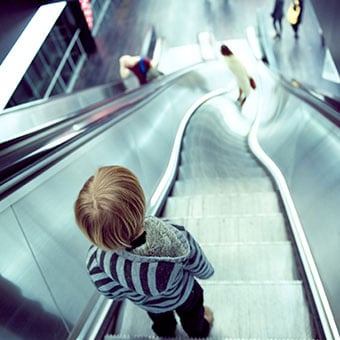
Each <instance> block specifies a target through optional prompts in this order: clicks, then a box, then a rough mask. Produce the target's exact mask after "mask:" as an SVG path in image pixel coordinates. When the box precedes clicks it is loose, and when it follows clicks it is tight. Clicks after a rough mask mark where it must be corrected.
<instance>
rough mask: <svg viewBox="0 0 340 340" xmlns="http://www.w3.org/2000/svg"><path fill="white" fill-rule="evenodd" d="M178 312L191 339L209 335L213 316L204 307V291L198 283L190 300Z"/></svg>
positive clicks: (195, 284)
mask: <svg viewBox="0 0 340 340" xmlns="http://www.w3.org/2000/svg"><path fill="white" fill-rule="evenodd" d="M176 312H177V314H178V316H179V318H180V320H181V324H182V327H183V329H184V330H185V332H186V333H187V334H188V335H189V336H190V337H193V338H195V337H197V338H206V337H207V336H208V335H209V333H210V328H211V326H212V321H213V315H212V312H211V310H210V309H209V308H205V307H204V306H203V289H202V288H201V286H200V285H199V284H198V283H197V282H196V281H195V283H194V286H193V288H192V291H191V294H190V296H189V298H188V300H187V301H186V302H185V303H184V304H183V305H182V306H180V307H179V308H177V309H176Z"/></svg>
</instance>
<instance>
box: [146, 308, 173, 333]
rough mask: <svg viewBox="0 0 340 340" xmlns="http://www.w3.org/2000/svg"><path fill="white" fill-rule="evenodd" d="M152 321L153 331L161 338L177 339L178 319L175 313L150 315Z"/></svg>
mask: <svg viewBox="0 0 340 340" xmlns="http://www.w3.org/2000/svg"><path fill="white" fill-rule="evenodd" d="M148 315H149V317H150V319H151V320H152V321H153V325H152V329H153V331H154V332H155V333H156V334H157V335H158V336H160V337H168V338H171V337H175V332H176V324H177V322H176V319H175V315H174V313H173V312H165V313H159V314H157V313H150V312H148Z"/></svg>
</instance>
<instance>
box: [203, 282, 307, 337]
mask: <svg viewBox="0 0 340 340" xmlns="http://www.w3.org/2000/svg"><path fill="white" fill-rule="evenodd" d="M202 286H203V289H204V291H205V304H206V305H208V306H210V308H211V309H212V310H213V312H214V317H215V319H214V327H213V329H212V332H211V336H220V335H223V336H226V337H230V338H257V339H296V338H305V339H307V338H308V339H309V338H313V327H312V324H311V318H310V314H309V311H308V308H307V305H306V301H305V297H304V291H303V286H302V283H301V282H299V281H293V282H255V281H254V282H213V281H205V282H202Z"/></svg>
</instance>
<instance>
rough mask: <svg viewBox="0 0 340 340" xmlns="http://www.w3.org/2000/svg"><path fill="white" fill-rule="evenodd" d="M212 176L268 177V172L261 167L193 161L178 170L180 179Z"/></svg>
mask: <svg viewBox="0 0 340 340" xmlns="http://www.w3.org/2000/svg"><path fill="white" fill-rule="evenodd" d="M202 177H207V178H212V177H225V178H228V177H236V178H239V179H240V178H242V177H267V174H266V172H265V171H264V170H263V169H262V168H260V167H247V166H239V165H237V164H235V166H233V165H232V164H228V165H226V166H221V165H219V166H216V165H215V164H214V163H211V162H210V163H209V164H204V163H193V164H190V165H181V166H180V167H179V171H178V179H179V180H182V179H195V178H202Z"/></svg>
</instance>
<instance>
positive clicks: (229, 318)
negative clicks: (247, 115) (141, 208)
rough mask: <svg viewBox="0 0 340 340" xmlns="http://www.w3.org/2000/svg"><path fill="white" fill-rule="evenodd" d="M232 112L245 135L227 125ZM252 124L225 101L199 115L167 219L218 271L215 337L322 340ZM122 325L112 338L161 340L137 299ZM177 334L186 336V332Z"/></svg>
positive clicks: (213, 285) (211, 288) (208, 287)
mask: <svg viewBox="0 0 340 340" xmlns="http://www.w3.org/2000/svg"><path fill="white" fill-rule="evenodd" d="M226 115H234V117H233V120H234V121H235V123H239V124H240V126H242V129H241V131H236V132H235V131H233V130H231V129H230V127H228V126H227V125H226V124H225V116H226ZM229 118H230V117H229ZM250 126H251V125H250V124H249V123H248V128H250ZM246 127H247V120H246V119H243V120H242V117H241V116H239V114H238V112H235V109H233V103H231V102H230V101H229V100H228V99H227V98H224V97H217V98H213V99H211V100H209V101H207V102H206V103H205V104H204V105H202V106H201V107H200V108H199V109H198V110H197V111H196V112H195V114H194V116H193V117H192V118H191V120H190V122H189V124H188V126H187V129H186V132H185V136H184V139H183V147H182V150H181V159H180V165H179V169H178V175H177V178H176V182H175V185H174V188H173V190H172V192H171V194H170V196H169V197H168V198H167V200H166V205H165V207H164V210H163V212H162V216H163V217H164V218H167V219H169V220H170V221H172V222H174V223H176V224H179V225H184V226H186V228H187V229H188V230H189V231H190V232H191V233H192V234H193V235H194V236H195V238H196V239H197V240H198V241H199V242H200V244H201V246H202V248H203V250H204V252H205V253H206V255H207V256H208V258H209V260H210V261H211V263H212V264H213V266H214V267H215V274H214V276H213V277H212V278H210V279H209V280H207V281H203V280H201V281H200V283H201V284H202V287H203V289H204V291H205V303H206V305H208V306H210V307H211V308H212V309H213V312H214V314H215V320H214V326H213V328H212V332H211V335H210V336H211V338H212V339H225V338H232V339H247V338H259V339H267V338H271V339H273V338H274V339H281V338H303V339H314V338H316V335H315V330H314V326H313V321H312V318H311V316H310V314H309V309H308V305H307V303H306V297H305V293H304V287H303V283H302V280H301V275H300V274H299V273H298V268H297V266H296V264H295V262H296V261H295V259H294V250H293V249H294V248H293V246H292V244H291V240H290V238H289V234H288V230H287V227H286V224H287V219H286V217H285V214H284V211H283V210H282V204H281V202H280V198H279V194H278V192H277V191H276V187H275V185H274V184H273V182H272V180H271V178H270V176H269V175H268V173H267V172H266V171H265V170H264V168H263V167H262V166H261V164H259V162H258V161H257V160H256V158H255V157H254V156H253V155H252V153H251V152H250V150H249V147H248V144H247V140H246V136H247V130H246ZM242 130H243V131H242ZM120 327H121V328H120V329H119V331H117V333H118V334H117V335H114V336H107V337H106V338H105V339H122V338H127V339H140V338H141V337H142V338H143V339H153V338H154V337H153V332H152V330H151V321H150V320H149V319H148V316H147V315H146V313H145V312H143V311H141V310H140V309H139V308H138V307H135V306H134V305H133V304H131V303H129V302H126V306H125V308H124V309H123V313H122V315H121V326H120ZM177 336H178V337H179V338H181V337H185V332H184V331H183V330H182V329H181V328H180V327H178V331H177Z"/></svg>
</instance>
